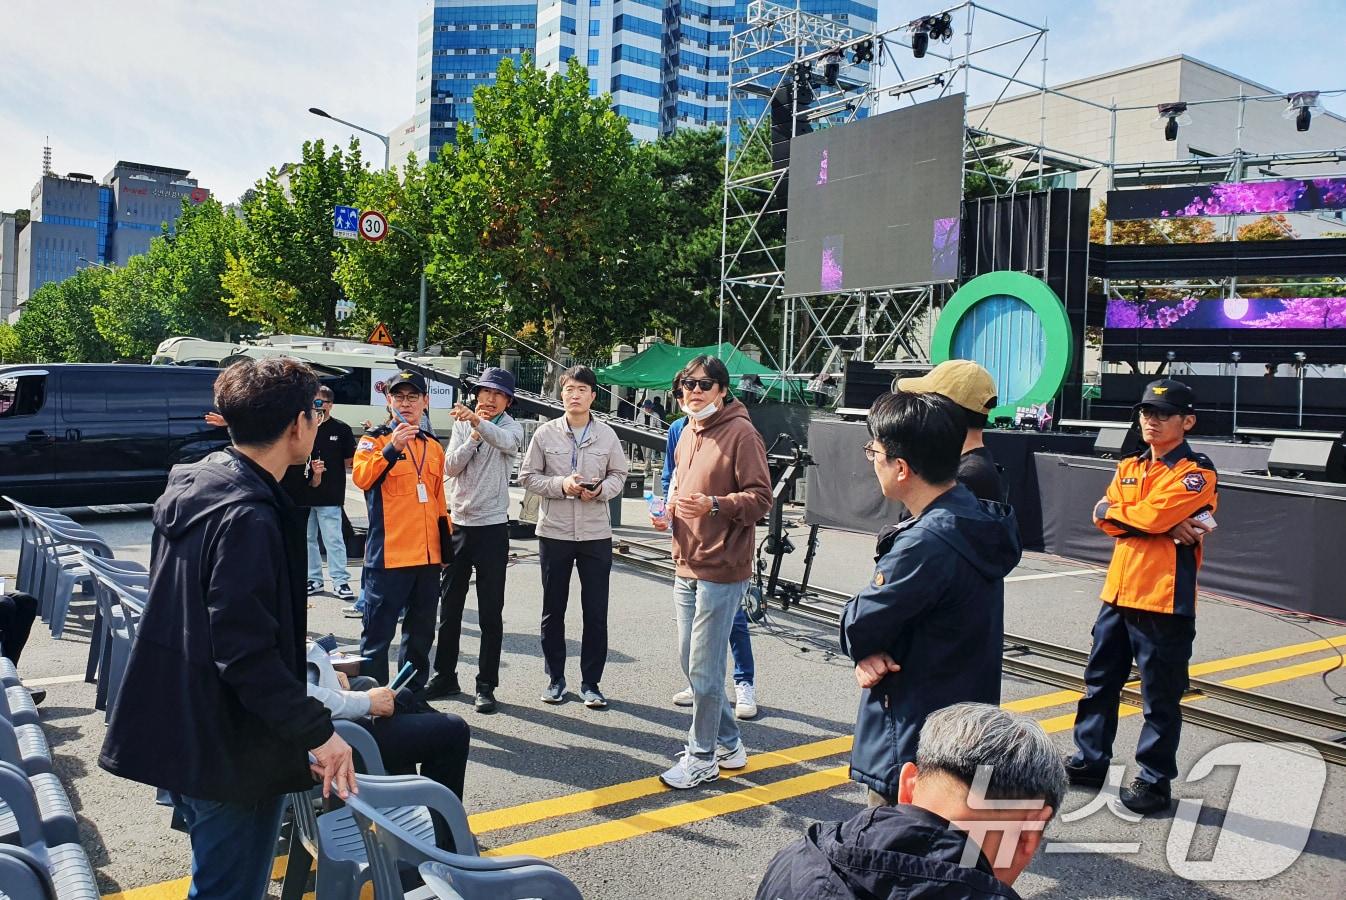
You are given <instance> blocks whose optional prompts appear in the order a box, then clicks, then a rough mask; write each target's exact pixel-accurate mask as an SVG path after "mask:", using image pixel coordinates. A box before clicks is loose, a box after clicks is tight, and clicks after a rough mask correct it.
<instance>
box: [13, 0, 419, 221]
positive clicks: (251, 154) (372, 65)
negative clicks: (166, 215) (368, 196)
mask: <svg viewBox="0 0 1346 900" xmlns="http://www.w3.org/2000/svg"><path fill="white" fill-rule="evenodd" d="M422 8H423V5H422V3H420V2H417V0H391V2H383V3H378V4H370V3H357V2H353V0H342V2H320V0H285V2H271V3H266V2H262V0H232V2H230V3H228V4H211V5H207V4H202V3H176V2H170V0H119V2H116V3H104V2H93V0H82V2H65V3H52V2H49V0H48V2H38V0H5V3H4V4H3V6H2V7H0V59H3V60H4V69H3V74H2V75H0V135H3V139H2V140H0V209H12V208H15V207H23V206H27V205H28V198H29V193H30V191H31V189H32V186H33V184H34V182H35V181H36V180H37V178H38V176H39V175H40V174H41V159H42V141H43V139H44V137H45V136H47V135H50V138H51V144H52V150H53V157H54V165H53V167H54V168H55V169H56V170H57V171H58V172H67V171H83V172H87V173H89V174H92V175H94V177H96V178H102V176H103V175H104V173H106V172H107V171H108V170H109V169H110V168H111V167H112V165H113V164H114V163H115V162H116V161H117V160H118V159H128V160H135V161H138V162H145V163H154V164H159V165H167V166H174V167H179V168H185V169H190V170H192V174H193V175H194V176H195V177H196V178H199V179H200V181H201V183H202V184H203V185H205V186H206V187H209V188H211V189H212V190H213V191H215V192H216V194H217V195H218V196H220V197H221V198H222V199H224V200H232V199H234V198H236V197H237V196H238V195H239V194H240V193H242V192H243V191H244V190H245V189H246V188H247V187H249V186H250V185H251V184H252V182H253V181H254V180H256V179H257V178H258V177H260V176H261V175H263V174H264V173H265V172H266V170H267V168H269V167H270V166H273V165H280V164H281V163H283V162H286V161H288V160H292V159H294V158H295V157H297V156H298V153H299V146H300V144H301V143H302V142H303V141H304V140H305V139H310V138H324V139H326V140H328V141H337V142H340V143H342V144H344V143H345V142H346V141H347V139H348V137H349V129H347V128H345V127H344V126H340V125H337V124H336V123H333V122H324V121H323V120H320V119H317V118H315V117H314V116H311V115H309V114H308V112H307V109H308V107H310V106H320V107H324V108H326V109H328V110H329V111H330V112H332V113H333V114H335V115H339V116H341V117H342V118H344V119H349V120H350V121H353V122H359V123H360V124H362V125H366V126H368V127H371V128H373V129H375V130H382V131H385V132H386V131H391V130H392V128H393V127H394V126H395V125H396V124H398V123H399V122H401V121H402V120H404V119H405V118H407V117H408V116H410V115H411V114H412V112H413V110H414V107H415V71H416V29H417V22H418V20H419V17H420V14H421V11H422ZM382 152H383V147H382V144H380V143H379V142H378V141H375V140H374V139H372V138H368V139H367V140H366V143H365V145H364V153H365V156H366V158H368V159H372V160H373V161H374V162H375V164H376V165H377V164H378V163H379V162H381V160H382Z"/></svg>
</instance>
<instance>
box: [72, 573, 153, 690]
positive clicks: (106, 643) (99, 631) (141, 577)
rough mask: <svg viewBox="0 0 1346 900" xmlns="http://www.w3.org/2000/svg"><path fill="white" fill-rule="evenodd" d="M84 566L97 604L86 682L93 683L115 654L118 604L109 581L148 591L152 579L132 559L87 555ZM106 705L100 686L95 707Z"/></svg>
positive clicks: (101, 686)
mask: <svg viewBox="0 0 1346 900" xmlns="http://www.w3.org/2000/svg"><path fill="white" fill-rule="evenodd" d="M84 565H85V566H86V567H87V568H88V569H89V571H90V573H91V574H92V575H93V582H94V588H93V590H94V601H95V604H96V605H95V607H94V616H93V628H92V630H91V631H90V634H89V658H88V660H87V662H86V663H85V665H84V680H85V681H86V682H88V683H89V684H94V683H96V682H97V681H98V679H99V677H100V673H104V672H106V671H107V666H108V664H109V662H110V661H111V655H112V633H111V632H112V628H113V625H112V621H113V619H115V618H116V608H117V605H118V604H117V599H116V597H115V596H114V594H113V591H112V590H111V589H110V588H109V587H108V582H115V583H116V584H119V585H121V586H123V587H128V588H138V589H141V590H145V589H147V588H148V587H149V583H150V576H149V573H148V572H146V571H145V567H144V566H142V565H141V564H140V563H138V562H135V561H134V560H129V559H104V558H102V557H99V556H93V555H91V554H85V555H84ZM106 705H107V697H106V694H105V689H104V686H103V685H101V684H100V685H99V689H98V693H97V695H96V696H95V698H94V708H95V709H103V708H104V707H105V706H106Z"/></svg>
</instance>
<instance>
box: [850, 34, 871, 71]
mask: <svg viewBox="0 0 1346 900" xmlns="http://www.w3.org/2000/svg"><path fill="white" fill-rule="evenodd" d="M873 61H874V41H873V39H872V38H865V39H864V40H863V41H856V42H855V46H854V47H852V48H851V62H853V63H855V64H856V65H857V66H858V65H860V64H861V63H871V62H873Z"/></svg>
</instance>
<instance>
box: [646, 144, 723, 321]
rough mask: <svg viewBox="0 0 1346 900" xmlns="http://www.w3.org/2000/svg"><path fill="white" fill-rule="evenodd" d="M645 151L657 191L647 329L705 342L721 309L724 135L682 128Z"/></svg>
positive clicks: (649, 146)
mask: <svg viewBox="0 0 1346 900" xmlns="http://www.w3.org/2000/svg"><path fill="white" fill-rule="evenodd" d="M645 152H646V153H647V154H648V155H649V157H650V171H651V174H652V175H653V177H654V179H655V181H656V182H657V183H658V186H659V193H658V218H657V220H656V221H657V225H658V228H657V232H656V235H655V240H656V241H657V244H654V245H653V247H652V249H653V250H654V251H655V252H656V253H657V258H656V259H655V260H654V264H655V266H656V278H655V279H654V280H653V282H652V283H651V288H652V290H651V291H650V293H649V295H648V302H647V304H646V307H647V309H648V310H649V322H648V324H649V325H651V326H653V328H654V329H655V330H656V331H659V332H663V333H665V334H667V333H669V332H674V331H677V330H679V329H680V330H681V332H682V338H683V342H684V343H687V344H691V345H696V344H705V343H710V342H712V341H714V340H715V335H716V331H717V328H718V324H719V309H720V257H721V253H720V249H721V244H720V241H721V218H722V215H723V212H724V209H723V206H724V132H723V131H722V130H721V129H719V128H707V129H684V130H681V131H677V132H674V133H673V134H672V135H670V136H668V137H664V138H660V139H659V140H658V141H655V142H654V143H653V144H650V145H648V146H647V147H646V150H645ZM652 243H653V242H652Z"/></svg>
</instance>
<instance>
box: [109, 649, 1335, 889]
mask: <svg viewBox="0 0 1346 900" xmlns="http://www.w3.org/2000/svg"><path fill="white" fill-rule="evenodd" d="M1336 647H1346V635H1340V636H1338V637H1334V638H1325V639H1321V640H1314V641H1306V642H1304V643H1300V644H1290V645H1287V646H1284V647H1276V648H1273V649H1270V650H1260V651H1257V652H1254V653H1245V654H1241V655H1239V656H1230V657H1225V658H1223V659H1217V660H1211V661H1209V662H1204V663H1197V664H1195V665H1193V666H1191V667H1190V670H1189V671H1190V673H1191V675H1192V676H1193V677H1200V676H1203V675H1212V674H1216V673H1220V672H1228V671H1232V670H1234V669H1241V668H1247V667H1249V666H1255V665H1262V664H1265V663H1271V662H1279V661H1282V660H1286V659H1292V658H1294V657H1297V656H1303V655H1306V654H1309V653H1314V652H1318V651H1322V650H1327V649H1331V648H1336ZM1337 662H1338V657H1337V655H1336V654H1335V653H1334V654H1332V655H1330V656H1324V657H1320V658H1318V659H1313V660H1309V661H1307V662H1301V663H1296V664H1293V665H1288V666H1282V667H1278V668H1273V669H1269V670H1265V671H1262V672H1257V673H1253V674H1250V675H1243V676H1240V677H1237V678H1232V679H1229V680H1228V681H1224V682H1222V683H1223V684H1225V685H1228V686H1230V687H1236V688H1243V689H1248V690H1251V689H1253V688H1258V687H1264V686H1266V685H1271V684H1278V683H1281V682H1285V681H1292V680H1294V679H1296V678H1302V677H1305V676H1308V675H1315V674H1318V673H1320V672H1326V671H1328V670H1330V669H1332V668H1333V667H1335V666H1336V665H1337ZM1079 696H1080V695H1079V694H1078V693H1077V692H1075V691H1050V692H1047V693H1043V694H1038V695H1034V696H1032V697H1025V698H1023V699H1021V700H1013V701H1010V702H1008V703H1005V704H1002V705H1003V707H1004V708H1005V709H1008V710H1011V711H1013V712H1020V713H1031V712H1035V711H1037V710H1043V709H1051V708H1054V707H1058V706H1062V705H1064V704H1067V703H1073V702H1074V701H1075V700H1077V699H1078V698H1079ZM1199 699H1200V698H1194V701H1193V702H1195V700H1199ZM1139 712H1140V710H1139V709H1137V708H1136V707H1133V706H1128V705H1123V706H1122V707H1121V715H1122V716H1131V715H1135V714H1137V713H1139ZM1039 721H1040V724H1041V725H1042V727H1043V729H1045V730H1046V731H1047V732H1048V733H1049V734H1050V733H1056V732H1060V731H1065V730H1067V729H1069V728H1071V727H1072V726H1073V725H1074V721H1075V714H1074V712H1073V711H1072V712H1069V713H1066V714H1063V715H1059V716H1054V717H1051V718H1047V719H1042V720H1039ZM850 749H851V737H850V736H849V735H846V736H843V737H834V738H827V739H824V740H820V741H813V742H811V743H807V744H801V745H799V746H797V747H789V748H786V749H784V750H776V751H772V752H769V753H758V754H754V755H753V756H751V757H749V759H748V765H747V767H746V768H744V769H741V770H738V771H736V772H735V773H734V777H738V776H741V775H752V774H754V773H757V772H765V771H769V770H772V769H778V768H781V767H784V766H790V765H796V764H799V763H808V762H813V761H816V760H820V759H828V758H830V757H834V756H840V755H841V754H844V753H848V752H850ZM848 782H849V767H848V766H846V765H839V766H834V767H831V768H827V769H822V770H818V771H812V772H807V773H805V774H803V775H796V776H794V777H791V778H786V779H784V780H782V781H776V782H772V783H771V784H766V785H757V786H753V787H747V788H743V789H740V790H736V791H731V792H729V793H725V794H716V795H712V796H706V797H701V798H700V799H697V800H693V801H690V802H685V803H677V804H674V805H672V806H668V807H664V808H661V809H656V810H650V811H647V812H642V813H636V814H634V815H631V816H627V817H625V818H621V819H615V820H612V821H609V822H603V823H601V824H597V825H588V826H582V827H579V828H573V829H569V830H566V831H560V832H556V833H554V834H550V835H545V836H543V837H539V838H533V839H531V840H524V841H518V842H516V843H513V844H508V845H505V846H501V847H497V848H495V849H493V850H489V851H487V854H486V855H487V856H508V855H514V854H528V855H531V856H540V857H544V858H548V857H554V856H560V855H563V854H566V853H574V852H576V851H579V850H586V849H589V848H593V847H601V846H604V845H607V844H614V843H618V842H620V841H625V840H630V839H631V838H636V837H640V836H641V835H645V834H652V833H654V832H658V831H665V830H668V829H670V828H677V827H680V826H685V825H690V824H693V823H695V822H701V821H705V820H707V819H712V818H716V817H718V816H724V815H729V814H731V813H736V812H743V811H744V810H748V809H753V808H757V807H762V806H768V805H771V804H775V803H780V802H782V801H785V800H790V799H793V798H796V797H802V796H805V795H808V794H814V793H819V792H821V791H827V790H831V789H833V788H836V787H840V786H842V785H845V784H847V783H848ZM857 790H858V789H857ZM664 793H672V791H671V790H670V789H669V788H667V787H665V786H664V784H663V783H662V782H661V781H659V779H658V778H657V777H650V778H641V779H637V780H635V781H628V782H624V783H622V784H614V785H610V786H608V787H602V788H597V789H595V790H588V791H579V792H577V793H573V794H566V795H564V796H561V797H555V798H552V799H549V800H538V801H534V802H532V803H523V804H520V805H518V806H510V807H506V808H503V809H496V810H490V811H488V812H481V813H477V814H476V815H473V816H470V817H469V818H468V823H469V825H470V826H471V828H472V831H473V832H474V833H475V834H478V835H481V834H489V833H491V832H495V831H504V830H506V829H513V828H521V827H523V826H525V825H533V824H536V823H538V822H545V821H547V820H549V819H556V818H560V817H562V816H569V815H574V814H577V813H585V812H592V811H594V810H598V809H602V808H604V807H607V806H614V805H616V804H619V803H628V802H630V801H633V800H640V799H643V798H645V797H651V796H655V795H658V794H664ZM284 867H285V859H284V858H283V857H282V858H280V859H277V860H276V864H275V867H274V869H273V871H272V877H273V878H279V877H280V876H281V874H282V873H283V872H284ZM189 883H190V879H189V878H179V879H174V880H172V881H165V882H161V883H159V884H152V885H147V886H145V887H140V888H133V889H130V890H127V891H121V892H117V893H113V894H106V895H104V897H103V900H168V898H179V897H181V896H183V894H184V893H185V892H186V890H187V885H188V884H189Z"/></svg>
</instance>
